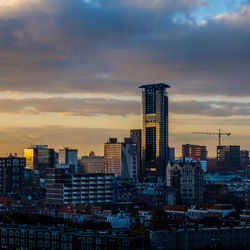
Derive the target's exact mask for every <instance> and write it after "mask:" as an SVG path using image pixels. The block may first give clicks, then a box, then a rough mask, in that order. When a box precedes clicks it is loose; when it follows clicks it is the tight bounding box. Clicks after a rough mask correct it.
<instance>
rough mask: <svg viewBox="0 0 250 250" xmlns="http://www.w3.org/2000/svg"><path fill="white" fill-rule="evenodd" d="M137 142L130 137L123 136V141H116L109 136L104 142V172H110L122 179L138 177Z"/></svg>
mask: <svg viewBox="0 0 250 250" xmlns="http://www.w3.org/2000/svg"><path fill="white" fill-rule="evenodd" d="M137 155H138V154H137V144H136V143H133V140H132V138H124V142H117V138H110V139H109V141H108V142H106V143H105V144H104V169H105V173H112V174H115V175H117V176H119V177H122V178H123V179H135V178H137V177H138V173H139V169H138V160H137Z"/></svg>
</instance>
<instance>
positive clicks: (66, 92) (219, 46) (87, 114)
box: [0, 0, 250, 156]
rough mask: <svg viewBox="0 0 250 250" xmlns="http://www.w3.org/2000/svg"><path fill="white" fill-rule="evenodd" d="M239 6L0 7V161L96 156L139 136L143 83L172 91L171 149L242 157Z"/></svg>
mask: <svg viewBox="0 0 250 250" xmlns="http://www.w3.org/2000/svg"><path fill="white" fill-rule="evenodd" d="M249 23H250V1H249V0H245V1H244V0H219V1H218V0H126V1H125V0H0V122H1V123H0V132H1V139H0V152H1V155H6V154H7V153H8V152H17V153H19V154H20V155H22V154H23V148H24V147H27V146H28V145H30V144H40V143H41V144H49V145H50V146H51V147H55V148H56V149H58V148H60V147H63V146H70V147H76V148H78V149H79V153H80V155H85V154H87V153H88V152H89V151H90V150H94V151H96V153H97V154H103V143H104V142H105V141H106V139H107V138H109V137H118V138H119V139H122V138H123V137H125V136H128V134H129V129H131V128H140V126H141V119H140V89H139V88H138V86H139V85H140V84H142V83H150V82H153V81H154V82H166V83H169V85H171V87H172V88H171V89H169V96H170V134H171V135H170V144H171V146H174V147H176V151H177V155H179V154H180V149H181V144H182V143H193V144H203V145H207V146H208V149H209V154H210V155H211V156H213V155H214V154H215V147H216V145H217V137H216V136H208V135H195V134H192V132H193V131H216V130H217V129H219V128H221V129H223V130H224V131H228V132H231V133H232V136H230V137H223V142H224V144H240V145H241V146H242V148H244V149H250V126H249V124H250V25H249Z"/></svg>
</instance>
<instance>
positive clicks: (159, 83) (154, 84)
mask: <svg viewBox="0 0 250 250" xmlns="http://www.w3.org/2000/svg"><path fill="white" fill-rule="evenodd" d="M152 87H163V88H170V86H169V85H168V84H166V83H163V82H158V83H149V84H144V85H141V86H140V87H139V88H152Z"/></svg>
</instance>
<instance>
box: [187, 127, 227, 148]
mask: <svg viewBox="0 0 250 250" xmlns="http://www.w3.org/2000/svg"><path fill="white" fill-rule="evenodd" d="M192 134H197V135H198V134H199V135H218V138H219V146H220V145H221V136H222V135H227V136H230V135H231V133H226V132H222V131H221V129H219V132H217V133H216V132H193V133H192Z"/></svg>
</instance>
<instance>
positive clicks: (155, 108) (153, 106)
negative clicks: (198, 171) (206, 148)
mask: <svg viewBox="0 0 250 250" xmlns="http://www.w3.org/2000/svg"><path fill="white" fill-rule="evenodd" d="M140 88H142V149H141V150H142V151H141V160H142V172H143V173H142V174H143V175H144V177H145V178H146V179H147V180H149V181H150V180H153V181H155V180H161V181H164V180H165V172H166V165H167V162H168V158H169V157H168V96H167V91H166V88H169V86H168V85H167V84H164V83H156V84H147V85H142V86H140Z"/></svg>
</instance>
